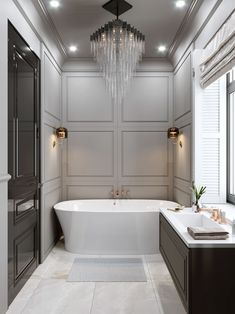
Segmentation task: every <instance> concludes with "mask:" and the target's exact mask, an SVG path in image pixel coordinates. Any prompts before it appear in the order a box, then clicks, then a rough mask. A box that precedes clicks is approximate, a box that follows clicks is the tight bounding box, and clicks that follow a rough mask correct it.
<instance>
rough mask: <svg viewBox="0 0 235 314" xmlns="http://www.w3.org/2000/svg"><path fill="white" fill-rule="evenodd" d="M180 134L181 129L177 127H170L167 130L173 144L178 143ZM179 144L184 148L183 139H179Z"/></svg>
mask: <svg viewBox="0 0 235 314" xmlns="http://www.w3.org/2000/svg"><path fill="white" fill-rule="evenodd" d="M179 134H180V131H179V129H178V128H176V127H172V128H169V129H168V131H167V137H168V139H170V140H172V143H173V144H177V143H178V137H179ZM179 145H180V147H181V148H182V146H183V144H182V141H179Z"/></svg>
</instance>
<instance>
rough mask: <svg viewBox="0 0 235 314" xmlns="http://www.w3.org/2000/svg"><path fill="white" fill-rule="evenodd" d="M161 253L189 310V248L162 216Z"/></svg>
mask: <svg viewBox="0 0 235 314" xmlns="http://www.w3.org/2000/svg"><path fill="white" fill-rule="evenodd" d="M160 251H161V253H162V255H163V257H164V259H165V262H166V264H167V267H168V269H169V271H170V273H171V276H172V278H173V280H174V282H175V285H176V287H177V289H178V292H179V294H180V297H181V299H182V301H183V303H184V306H185V307H186V308H187V303H188V252H189V251H188V248H187V247H186V246H185V245H184V243H183V242H182V240H181V239H180V238H179V236H178V235H177V234H176V232H175V231H174V230H173V228H172V227H171V226H170V225H169V223H168V222H167V221H166V219H165V218H164V217H163V216H162V214H161V215H160Z"/></svg>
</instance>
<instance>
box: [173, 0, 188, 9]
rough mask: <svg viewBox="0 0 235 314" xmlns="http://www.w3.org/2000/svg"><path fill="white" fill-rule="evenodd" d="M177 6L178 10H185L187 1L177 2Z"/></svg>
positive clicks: (179, 0) (180, 0)
mask: <svg viewBox="0 0 235 314" xmlns="http://www.w3.org/2000/svg"><path fill="white" fill-rule="evenodd" d="M175 5H176V7H177V8H183V7H184V6H185V5H186V2H185V0H178V1H176V3H175Z"/></svg>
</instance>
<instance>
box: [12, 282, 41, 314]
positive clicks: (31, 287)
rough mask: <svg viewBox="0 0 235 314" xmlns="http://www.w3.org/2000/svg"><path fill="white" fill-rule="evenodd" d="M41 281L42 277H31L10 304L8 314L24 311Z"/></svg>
mask: <svg viewBox="0 0 235 314" xmlns="http://www.w3.org/2000/svg"><path fill="white" fill-rule="evenodd" d="M40 282H41V279H34V278H30V279H29V280H28V281H27V282H26V284H25V285H24V287H23V288H22V289H21V291H20V292H19V293H18V295H17V296H16V298H15V299H14V301H13V302H12V304H11V305H10V307H9V309H8V311H7V314H16V313H22V311H23V309H24V307H25V305H26V304H27V302H28V301H29V299H30V298H31V296H32V295H33V293H34V291H35V290H36V288H37V287H38V285H39V284H40Z"/></svg>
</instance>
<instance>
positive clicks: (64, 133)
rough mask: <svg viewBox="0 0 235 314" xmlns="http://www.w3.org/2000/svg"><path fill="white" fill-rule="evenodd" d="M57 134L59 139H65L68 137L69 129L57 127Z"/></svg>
mask: <svg viewBox="0 0 235 314" xmlns="http://www.w3.org/2000/svg"><path fill="white" fill-rule="evenodd" d="M56 136H57V138H58V139H59V140H65V139H66V138H68V130H67V129H66V128H63V127H60V128H57V129H56Z"/></svg>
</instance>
